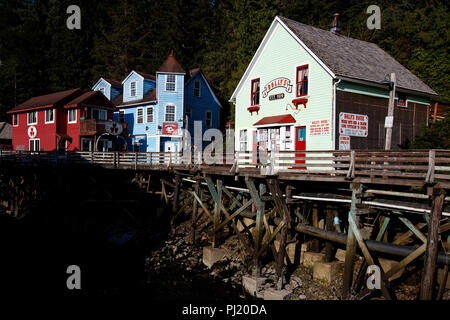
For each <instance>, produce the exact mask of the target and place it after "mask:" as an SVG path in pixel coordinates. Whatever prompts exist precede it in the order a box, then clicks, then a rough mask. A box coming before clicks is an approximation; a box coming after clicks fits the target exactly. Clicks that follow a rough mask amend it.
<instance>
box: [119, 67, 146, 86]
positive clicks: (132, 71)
mask: <svg viewBox="0 0 450 320" xmlns="http://www.w3.org/2000/svg"><path fill="white" fill-rule="evenodd" d="M133 73H135V74H137V75H138V76H139V77H140V78H141V79H142V80H144V77H143V76H141V75H140V74H139V73H137V72H136V71H134V70H131V72H130V73H129V74H128V75H127V77H126V78H125V79H124V80H123V81H122V85H123V84H124V83H125V81H127V80H128V78H129V77H130V76H131V75H132V74H133Z"/></svg>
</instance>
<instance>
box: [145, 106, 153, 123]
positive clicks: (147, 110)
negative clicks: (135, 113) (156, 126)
mask: <svg viewBox="0 0 450 320" xmlns="http://www.w3.org/2000/svg"><path fill="white" fill-rule="evenodd" d="M149 110H151V115H152V121H148V116H149V115H150V114H149ZM145 111H146V114H145V116H146V117H145V120H146V122H147V123H153V122H155V114H154V112H153V106H148V107H147V108H146V110H145Z"/></svg>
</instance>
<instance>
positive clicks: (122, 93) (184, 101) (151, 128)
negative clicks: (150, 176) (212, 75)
mask: <svg viewBox="0 0 450 320" xmlns="http://www.w3.org/2000/svg"><path fill="white" fill-rule="evenodd" d="M118 83H119V82H117V81H114V80H108V79H104V78H101V79H100V80H99V81H98V82H97V83H96V84H95V85H94V87H93V88H92V89H93V90H100V91H102V92H103V93H104V94H105V96H106V97H108V99H110V100H111V101H112V102H113V103H114V104H115V105H116V106H117V108H118V110H119V111H118V112H116V113H115V115H114V119H115V120H116V121H125V122H127V123H128V132H129V133H130V136H129V138H128V147H127V148H128V150H129V151H137V152H177V151H181V148H182V144H181V143H182V139H183V133H182V131H181V129H183V128H187V129H188V130H189V132H190V134H191V141H190V142H189V141H186V140H185V141H186V144H187V145H189V144H190V145H193V139H194V121H201V122H202V134H203V133H204V132H205V131H206V130H207V129H210V128H219V120H220V109H221V105H220V102H219V100H218V99H217V97H216V96H215V94H214V92H213V91H212V89H211V87H210V85H209V84H208V81H207V80H206V78H205V76H204V74H203V72H202V71H201V69H200V68H197V69H192V70H190V71H189V72H188V73H186V72H185V71H184V70H183V68H182V67H181V66H180V64H179V63H178V61H177V60H176V59H175V57H174V55H173V52H171V53H170V54H169V55H168V56H167V58H166V59H165V60H164V63H163V64H162V65H161V67H160V68H159V69H158V70H157V71H156V76H154V75H150V74H146V73H143V72H138V71H131V72H130V74H129V75H128V76H127V77H126V78H125V79H124V80H123V81H122V83H120V86H118Z"/></svg>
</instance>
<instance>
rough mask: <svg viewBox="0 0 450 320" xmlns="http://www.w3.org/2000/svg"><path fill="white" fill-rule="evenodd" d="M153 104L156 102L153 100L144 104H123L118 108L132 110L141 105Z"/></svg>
mask: <svg viewBox="0 0 450 320" xmlns="http://www.w3.org/2000/svg"><path fill="white" fill-rule="evenodd" d="M128 102H131V101H128ZM153 102H156V100H151V101H144V102H137V103H133V104H131V103H130V104H121V105H118V106H117V108H124V109H125V108H132V107H135V106H139V105H141V104H152V103H153Z"/></svg>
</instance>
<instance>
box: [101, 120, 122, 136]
mask: <svg viewBox="0 0 450 320" xmlns="http://www.w3.org/2000/svg"><path fill="white" fill-rule="evenodd" d="M105 130H106V132H108V133H110V134H113V135H115V136H117V135H119V134H121V133H122V131H123V127H122V125H121V124H120V123H118V122H116V121H109V122H106V123H105Z"/></svg>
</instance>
